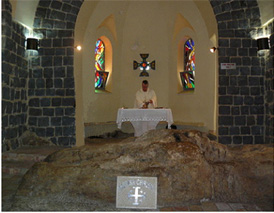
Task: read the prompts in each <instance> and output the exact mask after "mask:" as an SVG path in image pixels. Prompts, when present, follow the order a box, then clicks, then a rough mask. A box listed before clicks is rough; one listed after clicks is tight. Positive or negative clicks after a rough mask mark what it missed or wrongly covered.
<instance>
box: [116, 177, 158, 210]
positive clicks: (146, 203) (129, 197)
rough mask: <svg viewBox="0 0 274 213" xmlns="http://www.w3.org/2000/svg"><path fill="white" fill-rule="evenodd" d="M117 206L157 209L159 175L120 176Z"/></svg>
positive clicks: (118, 179) (118, 178)
mask: <svg viewBox="0 0 274 213" xmlns="http://www.w3.org/2000/svg"><path fill="white" fill-rule="evenodd" d="M116 208H132V209H156V208H157V177H130V176H118V177H117V189H116Z"/></svg>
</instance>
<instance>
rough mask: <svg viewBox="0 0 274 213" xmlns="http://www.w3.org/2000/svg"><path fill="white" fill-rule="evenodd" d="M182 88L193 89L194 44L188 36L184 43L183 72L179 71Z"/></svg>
mask: <svg viewBox="0 0 274 213" xmlns="http://www.w3.org/2000/svg"><path fill="white" fill-rule="evenodd" d="M180 76H181V80H182V84H183V89H184V90H194V88H195V45H194V41H193V40H192V39H191V38H190V39H188V40H187V41H186V42H185V45H184V72H181V73H180Z"/></svg>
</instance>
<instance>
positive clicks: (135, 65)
mask: <svg viewBox="0 0 274 213" xmlns="http://www.w3.org/2000/svg"><path fill="white" fill-rule="evenodd" d="M140 56H141V58H142V59H143V61H141V62H140V63H138V62H137V61H133V69H134V70H136V69H137V68H138V67H139V68H140V70H142V72H141V73H140V75H139V76H140V77H148V76H149V74H148V72H147V70H150V68H151V69H153V70H155V66H156V64H155V60H154V61H152V62H148V61H147V60H146V59H147V58H148V56H149V54H147V53H141V54H140Z"/></svg>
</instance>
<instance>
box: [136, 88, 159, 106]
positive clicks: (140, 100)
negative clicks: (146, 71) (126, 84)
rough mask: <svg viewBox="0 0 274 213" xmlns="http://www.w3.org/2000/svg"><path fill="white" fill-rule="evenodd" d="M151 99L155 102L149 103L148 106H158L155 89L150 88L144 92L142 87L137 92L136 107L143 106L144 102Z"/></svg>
mask: <svg viewBox="0 0 274 213" xmlns="http://www.w3.org/2000/svg"><path fill="white" fill-rule="evenodd" d="M150 100H152V101H153V103H152V104H149V105H148V108H150V109H152V108H155V107H157V97H156V94H155V92H154V90H152V89H149V88H148V89H147V91H146V92H144V91H143V89H142V88H141V89H140V90H138V91H137V92H136V98H135V104H134V108H142V107H143V105H144V102H148V101H150Z"/></svg>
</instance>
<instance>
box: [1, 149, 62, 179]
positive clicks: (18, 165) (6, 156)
mask: <svg viewBox="0 0 274 213" xmlns="http://www.w3.org/2000/svg"><path fill="white" fill-rule="evenodd" d="M61 149H63V148H62V147H57V146H44V147H21V148H18V149H16V150H12V151H9V152H4V153H2V174H9V175H24V174H25V173H26V172H27V171H28V170H29V169H30V168H31V167H32V166H33V165H34V163H36V162H40V161H43V160H44V159H45V158H46V157H47V156H48V155H50V154H52V153H54V152H56V151H59V150H61Z"/></svg>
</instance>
